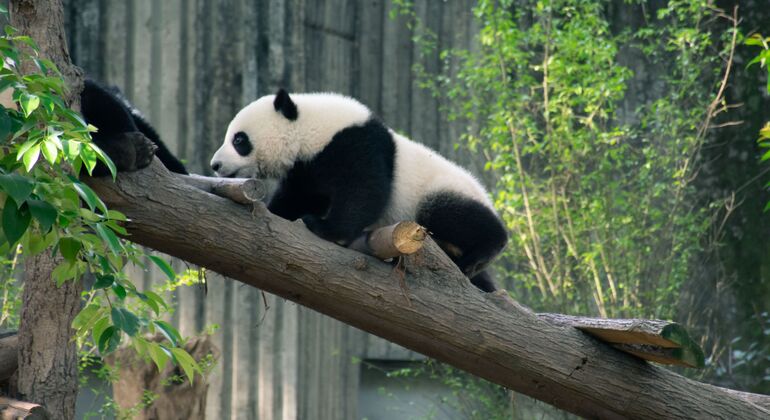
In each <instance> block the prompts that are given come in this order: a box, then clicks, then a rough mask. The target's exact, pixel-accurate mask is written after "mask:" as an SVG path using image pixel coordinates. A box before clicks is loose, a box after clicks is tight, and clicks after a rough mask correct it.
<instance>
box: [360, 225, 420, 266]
mask: <svg viewBox="0 0 770 420" xmlns="http://www.w3.org/2000/svg"><path fill="white" fill-rule="evenodd" d="M427 237H428V231H427V230H426V229H425V228H424V227H422V226H420V225H419V224H417V222H411V221H405V222H398V223H396V224H393V225H390V226H384V227H381V228H378V229H375V230H373V231H372V232H369V233H365V234H364V235H361V237H359V238H358V239H356V240H355V241H353V243H351V244H350V246H349V247H348V248H350V249H354V250H356V251H358V252H363V253H365V254H368V255H371V256H373V257H377V258H379V259H381V260H387V259H389V258H396V257H400V256H402V255H411V254H414V253H415V252H417V251H419V250H420V249H422V246H423V244H424V243H425V238H427Z"/></svg>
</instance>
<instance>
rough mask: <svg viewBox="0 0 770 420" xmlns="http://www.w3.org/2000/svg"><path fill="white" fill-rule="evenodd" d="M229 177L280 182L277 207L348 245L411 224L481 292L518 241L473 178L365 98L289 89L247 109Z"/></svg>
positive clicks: (232, 146)
mask: <svg viewBox="0 0 770 420" xmlns="http://www.w3.org/2000/svg"><path fill="white" fill-rule="evenodd" d="M211 168H212V169H213V170H214V171H215V172H216V173H217V175H218V176H221V177H258V178H275V179H278V180H279V185H278V189H277V190H276V192H275V193H274V195H273V196H272V197H271V199H270V202H269V204H268V209H269V210H270V211H271V212H272V213H274V214H276V215H278V216H280V217H283V218H285V219H288V220H296V219H299V218H301V219H302V220H303V221H304V223H305V225H306V226H307V227H308V229H310V230H311V231H312V232H313V233H315V234H316V235H318V236H320V237H321V238H324V239H326V240H329V241H333V242H336V243H339V244H343V245H347V244H349V243H350V242H352V241H353V240H354V239H356V238H357V237H358V236H359V235H361V234H362V233H363V232H365V231H370V230H372V229H375V228H378V227H382V226H387V225H390V224H393V223H396V222H399V221H403V220H415V221H416V222H417V223H419V224H421V225H422V226H424V227H425V228H427V229H428V231H430V232H431V233H432V235H433V238H434V239H435V240H436V242H437V243H438V244H439V245H440V246H441V248H442V249H443V250H444V251H445V252H446V253H447V255H449V257H450V258H451V259H452V260H453V261H454V263H455V264H456V265H457V266H458V267H459V268H460V270H461V271H462V272H463V273H464V274H465V275H466V276H468V277H469V278H470V279H471V282H472V283H473V284H474V285H476V286H477V287H478V288H479V289H481V290H484V291H487V292H491V291H494V290H495V286H494V283H493V282H492V280H491V278H490V276H489V275H488V274H487V273H486V272H485V271H484V268H485V267H486V266H487V265H488V264H489V262H490V261H491V260H492V259H493V258H494V257H495V256H497V255H498V254H499V253H500V252H501V251H502V249H503V247H504V246H505V244H506V242H507V240H508V236H507V233H506V230H505V226H504V225H503V222H502V220H501V219H500V217H499V216H498V215H497V213H496V212H495V210H494V207H493V206H492V202H491V201H490V199H489V197H488V195H487V192H486V191H485V190H484V188H483V187H482V186H481V184H480V183H479V182H478V181H477V180H476V179H475V178H474V177H473V176H472V175H471V174H470V173H468V172H467V171H465V170H464V169H462V168H460V167H459V166H457V165H455V164H454V163H452V162H450V161H448V160H446V159H444V158H443V157H442V156H440V155H439V154H438V153H436V152H434V151H432V150H430V149H429V148H427V147H425V146H423V145H421V144H419V143H415V142H413V141H411V140H409V139H408V138H406V137H404V136H402V135H400V134H398V133H396V132H394V131H393V130H391V129H389V128H388V127H386V126H385V125H384V124H383V123H382V122H380V121H379V120H378V119H377V118H376V117H375V116H374V115H373V114H372V112H371V111H370V110H369V109H368V108H367V107H366V106H364V105H362V104H361V103H359V102H358V101H356V100H355V99H352V98H349V97H346V96H342V95H338V94H333V93H307V94H292V95H291V96H290V95H289V94H288V93H287V92H286V91H285V90H283V89H281V90H279V91H278V93H277V94H276V95H268V96H264V97H262V98H260V99H258V100H256V101H254V102H252V103H251V104H249V105H247V106H246V107H245V108H243V109H242V110H241V111H239V112H238V114H237V115H236V116H235V117H234V118H233V120H232V121H231V122H230V125H229V126H228V128H227V133H226V134H225V139H224V143H223V144H222V146H221V147H220V148H219V150H217V151H216V153H215V154H214V157H213V158H212V159H211Z"/></svg>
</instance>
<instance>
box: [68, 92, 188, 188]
mask: <svg viewBox="0 0 770 420" xmlns="http://www.w3.org/2000/svg"><path fill="white" fill-rule="evenodd" d="M80 113H81V114H82V115H83V118H84V119H85V120H86V122H87V123H89V124H91V125H93V126H94V127H96V128H97V129H98V131H96V132H94V133H91V138H92V139H93V142H94V143H95V144H96V145H97V146H99V148H100V149H102V150H103V151H104V152H105V153H106V154H107V156H109V157H110V159H111V160H112V161H113V163H114V164H115V167H116V169H117V170H118V172H123V171H133V170H137V169H141V168H143V167H145V166H147V165H149V164H150V162H151V161H152V158H153V156H154V155H155V156H157V157H158V159H160V161H161V162H162V163H163V165H164V166H165V167H166V168H167V169H168V170H170V171H172V172H176V173H180V174H187V170H186V169H185V167H184V165H183V164H182V162H180V161H179V159H177V158H176V157H175V156H174V155H173V154H172V153H171V152H170V151H169V150H168V148H167V147H166V146H165V145H164V144H163V142H162V141H161V139H160V136H159V135H158V133H157V132H156V131H155V129H153V127H152V126H151V125H150V124H149V123H148V122H147V121H146V120H145V119H144V118H143V117H142V115H141V113H140V112H139V111H138V110H136V108H134V107H133V106H132V105H131V104H130V103H129V102H128V101H127V100H126V99H125V98H124V97H123V95H122V94H121V93H120V91H119V90H117V89H116V88H107V87H105V86H102V85H101V84H99V83H98V82H96V81H94V80H92V79H86V80H85V82H84V85H83V90H82V91H81V93H80ZM109 174H110V172H109V169H108V168H107V167H106V166H105V165H103V164H102V163H101V162H100V163H98V164H97V165H96V168H94V170H93V175H94V176H105V175H109Z"/></svg>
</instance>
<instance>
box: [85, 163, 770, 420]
mask: <svg viewBox="0 0 770 420" xmlns="http://www.w3.org/2000/svg"><path fill="white" fill-rule="evenodd" d="M87 182H88V183H89V184H90V185H91V186H92V188H94V189H95V190H96V191H97V193H98V194H99V196H100V197H101V198H102V199H103V200H105V202H106V203H107V204H108V206H110V207H111V208H114V209H116V210H119V211H121V212H123V213H124V214H126V216H127V217H128V218H129V220H131V222H130V223H128V224H127V228H128V231H129V232H130V235H131V236H130V238H131V240H133V241H135V242H137V243H139V244H142V245H146V246H150V247H153V248H155V249H157V250H159V251H162V252H165V253H168V254H171V255H173V256H176V257H179V258H183V259H185V260H187V261H190V262H192V263H194V264H199V265H202V266H205V267H208V268H210V269H212V270H214V271H218V272H220V273H222V274H224V275H226V276H229V277H232V278H234V279H237V280H240V281H242V282H244V283H246V284H249V285H252V286H255V287H258V288H260V289H263V290H265V291H267V292H270V293H274V294H276V295H279V296H282V297H284V298H286V299H290V300H292V301H294V302H297V303H299V304H302V305H305V306H307V307H310V308H313V309H315V310H317V311H319V312H322V313H325V314H327V315H329V316H332V317H334V318H337V319H339V320H341V321H343V322H346V323H348V324H350V325H353V326H355V327H358V328H361V329H363V330H365V331H368V332H371V333H374V334H377V335H379V336H381V337H384V338H386V339H389V340H391V341H393V342H396V343H398V344H401V345H403V346H405V347H407V348H410V349H413V350H416V351H419V352H421V353H424V354H426V355H428V356H431V357H434V358H436V359H439V360H442V361H444V362H447V363H450V364H452V365H454V366H457V367H458V368H461V369H464V370H466V371H468V372H470V373H473V374H475V375H477V376H480V377H483V378H485V379H488V380H490V381H492V382H495V383H498V384H500V385H503V386H506V387H508V388H510V389H513V390H515V391H518V392H522V393H525V394H528V395H530V396H532V397H534V398H537V399H540V400H542V401H544V402H547V403H549V404H552V405H554V406H557V407H559V408H562V409H564V410H567V411H570V412H572V413H575V414H578V415H581V416H584V417H588V418H649V419H658V418H726V419H727V418H768V416H770V411H768V410H767V409H766V408H764V407H763V406H762V405H764V404H765V403H766V400H767V399H768V397H763V396H751V395H747V394H740V393H731V392H728V391H726V390H724V389H720V388H717V387H713V386H710V385H707V384H703V383H699V382H695V381H692V380H690V379H687V378H684V377H682V376H680V375H677V374H675V373H673V372H671V371H668V370H666V369H663V368H660V367H657V366H654V365H651V364H649V363H646V362H644V361H641V360H639V359H637V358H635V357H633V356H629V355H626V354H623V353H621V352H619V351H617V350H615V349H613V348H611V347H610V346H609V345H606V344H604V343H601V342H598V341H596V340H595V339H592V338H590V337H589V336H587V335H585V334H583V333H581V332H580V331H578V330H576V329H574V328H571V327H560V326H557V325H553V324H551V323H548V322H546V321H544V320H541V319H539V318H538V317H537V316H535V315H534V314H533V313H532V312H531V311H529V310H528V309H527V308H524V307H522V306H520V305H518V304H516V303H515V302H513V301H512V300H510V298H509V297H508V295H507V294H505V292H502V293H494V294H484V293H480V292H479V291H478V290H477V289H476V288H475V287H474V286H472V285H471V284H470V282H469V281H468V280H467V278H466V277H465V276H463V275H462V273H460V272H459V271H458V270H457V269H456V267H455V266H454V265H453V264H452V263H451V261H450V260H449V259H448V257H446V255H444V254H443V253H442V252H441V251H440V250H439V249H438V247H437V245H436V244H434V243H433V242H432V241H430V240H428V241H426V243H425V246H424V248H423V250H422V251H420V252H418V253H416V254H414V255H413V256H408V257H406V272H405V273H401V274H403V275H405V277H406V283H407V284H406V287H405V288H402V287H401V285H400V273H399V271H397V270H394V269H393V267H392V266H391V265H388V264H385V263H383V262H381V261H379V260H377V259H375V258H372V257H368V256H365V255H363V254H360V253H357V252H355V251H352V250H349V249H346V248H342V247H339V246H336V245H334V244H332V243H329V242H326V241H324V240H322V239H319V238H318V237H316V236H315V235H313V234H312V233H311V232H310V231H309V230H307V229H306V228H304V226H302V224H301V223H292V222H288V221H286V220H283V219H280V218H278V217H276V216H273V215H271V214H270V213H268V212H267V210H266V209H265V208H264V206H263V205H261V203H258V204H257V206H256V209H255V210H254V211H249V210H248V209H247V208H245V207H243V206H239V205H237V204H235V203H233V202H231V201H228V200H226V199H223V198H221V197H217V196H213V195H210V194H207V193H205V192H203V191H199V190H196V189H195V188H194V187H191V186H189V185H186V184H184V183H183V182H181V181H180V180H178V179H175V178H174V177H173V176H172V175H171V174H170V173H169V172H168V171H167V170H165V168H163V167H162V165H161V164H160V163H159V162H158V161H157V160H155V161H154V162H153V164H152V165H151V166H150V167H149V168H148V169H145V170H141V171H138V172H134V173H124V174H121V175H119V176H118V179H117V182H116V183H113V182H111V181H110V180H108V179H89V180H87ZM223 215H226V217H223Z"/></svg>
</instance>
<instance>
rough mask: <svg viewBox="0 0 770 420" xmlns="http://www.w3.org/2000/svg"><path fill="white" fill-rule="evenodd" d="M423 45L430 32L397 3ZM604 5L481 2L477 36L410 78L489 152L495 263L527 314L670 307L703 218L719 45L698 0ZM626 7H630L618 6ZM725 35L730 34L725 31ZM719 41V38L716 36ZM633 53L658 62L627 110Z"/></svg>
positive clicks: (668, 310) (475, 145) (636, 312)
mask: <svg viewBox="0 0 770 420" xmlns="http://www.w3.org/2000/svg"><path fill="white" fill-rule="evenodd" d="M398 4H399V7H400V12H401V13H404V14H407V15H409V16H410V17H411V18H412V19H411V22H412V27H413V28H414V31H415V32H416V33H417V34H418V35H416V41H417V42H418V43H420V45H421V46H422V52H423V54H432V53H434V49H435V43H432V39H433V38H434V37H433V36H431V35H430V34H427V33H428V32H429V31H427V29H425V27H424V25H421V24H420V22H419V19H417V17H416V16H415V14H414V12H413V11H412V9H411V4H410V3H409V2H406V1H401V2H398ZM608 5H609V2H607V1H594V0H537V1H535V0H520V1H510V0H508V1H479V2H478V4H477V6H476V7H475V9H474V14H475V16H476V19H477V20H478V22H479V24H480V26H481V28H480V34H479V38H478V41H479V48H478V49H474V50H472V51H471V50H447V51H441V52H439V56H440V58H441V59H442V61H443V62H444V64H445V69H444V71H443V73H442V74H441V75H440V76H434V75H429V74H426V73H425V72H424V69H422V68H421V67H420V66H418V67H417V68H416V70H417V73H418V75H421V76H422V80H423V81H424V82H423V85H424V86H426V87H428V88H430V89H433V91H434V92H435V93H436V94H437V95H438V96H440V97H442V98H443V99H444V101H443V102H444V103H445V104H446V107H447V109H448V111H449V112H450V114H451V116H452V118H456V119H462V120H466V121H470V122H472V123H474V124H476V125H477V126H478V129H476V130H471V131H470V132H469V133H467V134H466V135H465V142H466V144H467V145H468V147H469V148H470V149H471V150H472V151H477V150H481V151H483V153H484V155H485V156H489V157H490V159H489V162H488V164H487V169H488V170H490V171H492V172H494V174H495V175H496V177H497V179H498V180H499V181H498V185H497V196H496V200H495V204H496V206H497V207H498V209H499V210H500V211H501V213H502V216H503V218H504V220H505V222H506V224H507V225H508V227H509V229H510V230H511V233H512V235H511V244H510V245H509V247H508V248H507V251H506V254H505V256H504V258H503V260H502V261H501V263H500V264H498V271H499V272H501V273H502V274H504V276H502V277H505V278H506V279H507V280H508V284H509V286H510V288H511V289H512V291H513V294H514V295H515V296H516V297H517V298H518V299H520V300H522V301H524V302H526V303H527V304H528V305H530V306H533V307H535V308H536V309H539V310H551V311H560V312H567V313H583V314H586V313H593V314H598V315H601V316H620V317H628V316H634V317H656V318H672V317H674V315H675V309H676V305H677V301H678V292H679V290H680V287H681V285H682V284H683V282H684V281H685V279H686V278H687V275H688V267H689V264H690V263H691V262H692V260H693V258H694V256H695V255H696V253H697V252H698V251H699V250H700V249H701V247H702V242H703V241H704V240H705V238H706V235H707V233H708V231H709V226H710V218H709V216H710V214H709V211H710V208H711V207H714V208H716V207H718V206H719V203H712V204H710V205H704V204H703V203H701V202H699V201H698V200H697V199H696V196H695V191H694V187H693V186H692V184H691V181H692V180H693V178H694V176H695V174H696V173H697V172H698V165H699V161H698V156H699V151H700V148H701V147H702V145H703V143H704V141H705V140H706V135H707V128H708V120H709V119H710V117H711V115H712V113H713V108H711V105H712V103H713V102H714V100H715V97H716V96H717V95H716V91H717V88H718V84H717V83H718V82H719V80H720V79H719V78H720V75H721V73H722V66H721V59H722V56H723V55H726V53H727V52H728V48H727V47H729V43H725V42H719V39H720V38H719V36H715V33H712V32H711V30H710V29H709V28H710V27H709V25H706V24H704V22H706V21H708V20H709V19H712V18H713V17H715V13H716V12H715V11H714V9H713V8H712V7H711V6H710V4H709V2H708V1H706V0H677V1H670V2H669V3H668V4H667V5H666V6H665V7H662V8H661V9H659V10H657V12H656V13H653V14H650V12H649V10H648V9H646V8H640V9H639V10H640V11H642V10H643V11H645V13H647V15H645V18H646V21H647V22H648V24H647V25H646V26H643V27H641V28H639V29H637V30H631V29H627V28H622V29H620V30H618V29H614V28H612V27H611V25H610V23H609V20H608V18H607V16H608V13H607V11H606V7H607V6H608ZM629 7H631V6H629ZM725 35H726V36H729V35H731V33H728V34H725ZM715 41H717V42H715ZM621 49H626V50H631V51H637V52H638V53H640V55H643V56H644V57H645V60H646V63H645V66H648V67H649V68H654V69H655V72H656V74H655V84H654V85H652V86H645V87H644V89H646V90H647V91H646V95H647V96H648V97H650V98H651V99H650V100H648V101H647V102H645V103H644V104H643V105H641V106H639V107H637V109H635V110H629V109H628V107H629V104H630V103H632V102H630V101H629V99H628V98H627V90H628V89H629V86H632V84H631V82H633V81H634V78H635V77H636V76H635V75H634V74H633V72H632V71H631V70H630V69H629V68H628V67H627V66H625V65H623V64H622V63H621V62H620V58H619V52H620V51H621Z"/></svg>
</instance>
